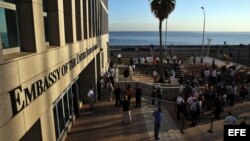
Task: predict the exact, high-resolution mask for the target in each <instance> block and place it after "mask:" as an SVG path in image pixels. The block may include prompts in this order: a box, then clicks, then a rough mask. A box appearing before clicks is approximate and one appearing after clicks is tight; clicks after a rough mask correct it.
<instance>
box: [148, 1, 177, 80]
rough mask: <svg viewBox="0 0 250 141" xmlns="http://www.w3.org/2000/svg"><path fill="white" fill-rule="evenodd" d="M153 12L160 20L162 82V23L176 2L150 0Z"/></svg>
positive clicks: (161, 77) (161, 78)
mask: <svg viewBox="0 0 250 141" xmlns="http://www.w3.org/2000/svg"><path fill="white" fill-rule="evenodd" d="M149 1H150V6H151V11H152V13H153V14H154V15H155V17H156V18H158V19H159V34H160V80H164V78H163V75H162V22H163V20H164V19H166V18H168V15H169V14H170V13H171V12H172V11H173V10H174V8H175V0H149Z"/></svg>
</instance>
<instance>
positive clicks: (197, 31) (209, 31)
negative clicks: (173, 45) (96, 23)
mask: <svg viewBox="0 0 250 141" xmlns="http://www.w3.org/2000/svg"><path fill="white" fill-rule="evenodd" d="M168 31H170V32H203V31H192V30H183V31H178V30H168ZM109 32H159V31H157V30H112V31H109ZM162 32H165V31H162ZM205 32H228V33H230V32H244V33H250V31H205Z"/></svg>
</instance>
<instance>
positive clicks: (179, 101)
mask: <svg viewBox="0 0 250 141" xmlns="http://www.w3.org/2000/svg"><path fill="white" fill-rule="evenodd" d="M184 103H185V100H184V99H183V98H182V96H181V95H179V96H178V97H177V100H176V104H177V120H180V118H181V116H180V113H183V112H184Z"/></svg>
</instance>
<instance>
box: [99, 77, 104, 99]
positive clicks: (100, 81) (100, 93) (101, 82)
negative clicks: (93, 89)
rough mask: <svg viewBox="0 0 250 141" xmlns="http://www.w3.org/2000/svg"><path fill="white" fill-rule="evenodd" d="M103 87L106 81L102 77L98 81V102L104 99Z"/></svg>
mask: <svg viewBox="0 0 250 141" xmlns="http://www.w3.org/2000/svg"><path fill="white" fill-rule="evenodd" d="M103 85H104V81H103V79H102V77H101V78H100V79H99V80H98V81H97V97H98V100H101V99H102V97H103V96H102V95H103V94H102V88H103Z"/></svg>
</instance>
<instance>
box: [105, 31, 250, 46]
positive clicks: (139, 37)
mask: <svg viewBox="0 0 250 141" xmlns="http://www.w3.org/2000/svg"><path fill="white" fill-rule="evenodd" d="M162 35H163V37H162V44H163V45H165V35H166V33H165V32H164V31H163V32H162ZM202 35H203V32H190V31H186V32H180V31H168V32H167V36H166V37H167V38H166V44H167V45H171V44H173V45H201V44H202ZM208 39H211V42H210V45H223V44H224V42H226V44H228V45H239V44H245V45H248V44H250V32H205V37H204V45H207V44H208ZM109 44H110V46H115V45H151V44H153V45H159V32H158V31H129V32H128V31H122V32H120V31H119V32H118V31H114V32H109Z"/></svg>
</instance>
